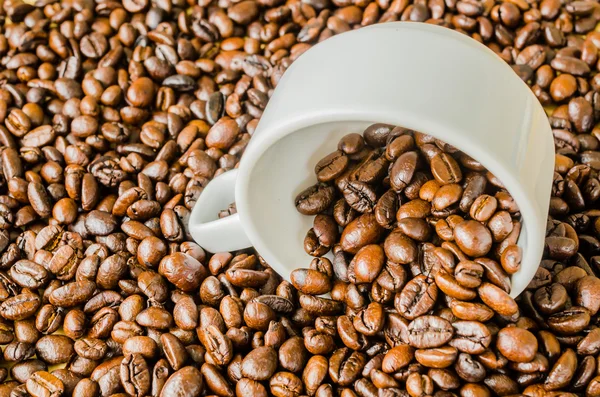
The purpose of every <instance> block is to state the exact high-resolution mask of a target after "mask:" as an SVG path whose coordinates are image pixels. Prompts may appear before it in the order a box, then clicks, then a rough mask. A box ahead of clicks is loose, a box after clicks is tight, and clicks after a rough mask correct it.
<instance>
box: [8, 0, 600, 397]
mask: <svg viewBox="0 0 600 397" xmlns="http://www.w3.org/2000/svg"><path fill="white" fill-rule="evenodd" d="M599 20H600V6H599V4H598V3H597V2H595V1H593V0H576V1H564V2H561V1H559V0H541V1H538V0H506V1H499V0H376V1H370V0H218V1H211V0H199V1H194V0H188V1H183V0H153V1H149V0H124V1H122V2H121V1H114V0H96V1H93V0H25V1H24V0H4V1H3V2H2V3H1V5H0V151H1V153H0V346H1V347H2V358H3V361H2V366H1V367H0V397H25V396H29V395H31V396H33V397H47V396H50V397H59V396H75V397H84V396H85V397H88V396H91V397H96V396H117V397H122V396H125V395H127V396H133V397H142V396H155V397H171V396H179V397H184V396H185V397H197V396H202V395H216V396H223V397H225V396H239V397H250V396H257V397H262V396H267V395H274V396H277V397H281V396H286V397H287V396H301V395H302V396H303V395H308V396H318V397H326V396H338V395H339V396H343V397H352V396H360V397H363V396H382V397H383V396H406V395H409V396H411V397H417V396H427V395H433V396H438V397H444V396H458V395H460V396H464V397H467V396H469V397H470V396H482V397H485V396H488V395H501V396H504V395H516V394H519V393H522V394H526V395H528V396H536V397H537V396H558V395H560V396H569V395H573V396H574V395H584V394H585V395H588V396H600V378H599V377H597V374H598V373H599V368H600V367H599V366H598V363H597V358H596V357H597V356H598V353H599V352H600V331H599V328H597V324H598V313H597V312H598V305H600V286H599V284H600V281H599V279H598V278H596V275H597V274H598V272H600V242H599V240H598V238H599V237H600V220H599V219H600V210H598V203H599V201H598V199H599V198H600V181H599V179H598V172H599V171H600V142H599V139H600V129H599V128H597V127H596V122H598V121H600V78H597V76H598V75H599V74H598V73H597V72H598V70H599V66H600V65H599V63H598V49H599V48H600V32H595V31H594V29H595V26H596V24H597V22H598V21H599ZM388 21H419V22H428V23H434V24H438V25H442V26H446V27H448V28H452V29H456V30H459V31H461V32H463V33H465V34H467V35H469V36H471V37H473V38H474V39H476V40H479V41H481V42H483V43H485V44H486V45H487V46H488V47H490V48H491V49H492V50H493V51H495V52H496V53H497V54H498V55H499V56H500V57H501V58H502V59H504V60H505V61H506V62H507V63H508V64H510V65H511V66H512V67H513V68H514V70H515V72H516V73H518V75H519V76H520V77H521V78H522V79H523V80H524V81H526V82H527V83H528V84H529V85H530V86H531V87H532V90H533V92H534V93H535V95H536V96H537V97H538V98H539V100H540V101H541V102H542V103H543V104H544V105H545V106H547V108H548V110H549V114H551V117H550V122H551V124H552V127H553V133H554V137H555V143H556V149H557V155H556V167H555V171H556V172H555V177H554V185H553V191H552V199H551V206H550V217H549V220H548V228H547V237H546V247H547V250H546V254H545V258H544V260H543V261H542V263H541V266H540V268H539V271H538V273H537V276H536V278H535V279H534V281H533V282H532V283H531V285H530V286H529V288H528V290H527V291H525V292H524V293H523V294H522V295H521V297H520V298H519V299H517V302H516V303H517V307H518V309H517V307H515V303H514V302H513V301H512V300H510V299H508V298H506V291H507V290H508V288H509V286H508V284H507V282H506V277H507V274H509V273H510V272H512V271H514V270H516V269H517V268H518V266H519V258H520V254H521V253H520V252H519V251H518V249H517V248H514V241H516V236H517V235H518V228H519V223H518V219H519V217H518V210H517V209H516V208H514V206H513V204H512V201H511V200H510V197H509V196H508V194H506V192H504V191H503V189H502V187H501V186H502V185H501V183H500V182H499V181H497V180H496V179H495V178H493V176H491V175H487V174H486V173H485V172H484V171H483V170H481V169H478V167H479V165H478V164H477V162H476V161H474V160H472V159H468V158H466V157H464V156H460V155H459V153H457V152H456V151H455V149H454V148H451V147H449V146H447V145H444V144H442V143H440V142H435V141H431V140H430V138H428V137H426V136H424V135H419V134H416V133H413V134H412V135H411V134H408V133H403V134H400V135H398V136H395V135H396V133H397V132H398V131H397V130H396V131H395V132H394V133H392V131H393V129H390V128H388V127H385V126H383V127H382V126H378V127H373V129H374V131H373V134H372V138H374V139H375V140H374V141H370V140H368V139H367V140H366V142H364V144H365V146H364V147H363V149H364V148H367V150H363V149H359V150H357V151H355V152H353V153H352V151H353V150H354V149H356V147H357V145H359V146H360V145H361V142H362V141H361V139H362V138H360V136H358V137H357V136H352V137H350V138H349V141H346V142H345V143H344V146H343V147H341V148H340V152H341V153H344V155H343V156H340V155H334V156H333V157H332V158H330V159H328V160H326V164H325V165H324V166H323V167H321V166H320V169H319V178H321V179H323V180H324V181H325V182H323V183H325V184H327V186H329V187H324V188H319V187H317V188H316V191H317V192H318V193H314V194H319V195H327V194H331V200H333V198H334V197H336V201H335V202H332V203H333V206H334V208H333V210H332V212H331V213H329V212H327V210H326V208H325V207H323V208H322V209H318V208H316V207H315V205H316V204H314V203H312V200H308V201H306V202H305V203H304V202H303V204H302V206H303V208H308V210H309V211H310V212H315V213H316V212H318V213H319V214H320V215H319V216H318V221H317V220H316V221H315V227H314V228H313V230H312V232H311V233H309V235H308V237H307V239H306V242H305V243H306V244H305V245H306V248H307V250H308V251H309V252H312V253H313V254H315V255H316V259H315V261H314V262H313V263H312V264H310V266H309V269H308V270H299V271H297V272H296V273H295V274H294V282H295V283H296V285H297V286H298V287H299V288H300V289H301V291H300V292H299V291H297V290H296V288H294V286H293V285H292V284H291V283H289V282H287V281H283V280H281V278H280V277H279V276H278V275H277V274H275V273H274V272H273V271H272V270H271V269H270V268H269V267H268V264H266V263H263V261H262V259H261V258H260V257H259V256H258V254H256V253H255V252H253V250H247V251H244V252H235V253H217V254H214V255H210V254H208V253H205V252H204V251H203V250H202V248H201V247H199V246H198V245H197V244H195V243H194V242H193V241H192V239H191V236H190V235H189V231H188V229H187V220H188V217H189V214H190V210H191V208H193V206H194V204H195V202H196V200H197V198H198V197H199V195H200V194H201V192H202V189H203V188H204V186H206V184H207V183H208V181H209V180H210V179H212V178H213V177H215V176H216V175H219V174H221V173H223V172H225V171H227V170H230V169H233V168H235V167H236V166H237V164H238V162H239V159H240V157H241V155H242V154H243V152H244V149H245V147H246V145H247V144H248V142H249V140H250V139H251V136H252V134H253V133H254V130H255V128H256V125H257V123H258V121H259V119H260V117H261V115H262V112H263V109H264V108H265V106H266V104H267V102H268V100H269V97H270V96H271V94H272V92H273V89H274V88H275V87H276V86H277V83H278V82H279V80H280V78H281V76H282V75H283V73H284V72H285V70H286V69H287V68H288V67H289V66H290V64H291V63H292V62H293V61H294V60H295V59H297V58H298V57H299V56H301V55H302V53H304V52H305V51H306V50H307V49H309V48H310V47H311V46H312V45H314V44H316V43H318V42H319V41H322V40H325V39H327V38H329V37H331V36H333V35H336V34H339V33H343V32H345V31H348V30H352V29H356V28H359V27H361V26H367V25H371V24H374V23H378V22H388ZM365 72H367V71H365ZM324 89H326V87H324ZM490 95H493V93H490ZM465 117H469V115H468V114H465ZM369 136H371V134H369ZM392 137H393V138H394V139H393V140H392V139H391V138H392ZM384 138H385V139H384ZM388 138H390V140H389V142H388ZM410 139H412V140H413V142H408V141H410ZM392 142H395V143H392ZM386 145H387V148H386V152H385V154H384V153H383V151H382V150H381V149H380V148H383V147H384V146H386ZM403 145H408V146H406V147H407V148H410V150H407V151H406V150H404V149H403V147H404V146H403ZM368 146H370V147H372V148H374V150H375V152H374V153H373V150H370V151H368ZM353 148H354V149H353ZM388 148H389V151H390V153H387V149H388ZM409 152H410V153H414V154H410V155H405V153H409ZM437 154H439V155H440V157H438V158H439V159H440V160H442V163H443V164H442V163H439V164H438V165H435V163H434V164H433V170H432V169H431V167H432V164H431V163H432V162H429V163H428V161H427V160H428V159H431V160H432V161H433V159H434V158H435V155H437ZM401 156H405V160H403V161H402V162H401V163H399V164H402V166H400V165H398V167H397V168H396V169H395V170H394V169H393V167H392V170H389V169H388V168H387V166H386V167H382V165H388V163H389V164H395V163H396V162H397V160H398V158H400V157H401ZM338 157H339V158H338ZM388 157H389V158H388ZM397 157H398V158H397ZM392 159H393V160H394V161H391V160H392ZM450 159H454V160H450ZM446 160H447V161H448V163H446ZM450 161H454V162H452V163H450ZM345 162H347V163H346V165H344V163H345ZM436 162H437V160H436ZM361 164H363V165H364V166H361ZM449 164H451V165H450V166H448V165H449ZM340 167H342V168H344V167H345V168H346V169H347V170H350V169H354V168H355V167H359V169H360V170H362V171H360V172H361V176H360V178H359V179H356V180H350V179H348V181H347V182H348V183H347V184H346V185H343V186H338V185H336V183H335V179H338V178H335V177H334V176H332V175H334V174H335V173H336V172H337V171H336V170H338V169H339V168H340ZM405 167H406V168H405ZM379 172H381V173H382V174H384V176H383V178H381V176H380V175H379V174H378V173H379ZM411 172H412V174H411ZM457 172H461V173H462V177H461V178H458V174H457ZM436 173H437V175H436ZM444 173H445V174H444ZM363 174H364V175H363ZM388 174H390V177H392V176H393V179H390V180H389V182H387V181H386V176H385V175H388ZM430 174H431V175H430ZM475 174H476V175H479V176H478V177H475V178H476V179H475V181H474V182H469V181H470V180H471V179H470V176H469V175H475ZM431 177H433V178H431ZM330 178H334V179H330ZM364 178H366V179H364ZM371 178H374V179H371ZM379 178H381V179H379ZM426 179H429V181H427V183H425V182H426ZM332 180H333V183H332V182H331V181H332ZM375 181H377V182H375ZM419 181H422V182H423V185H426V184H427V186H428V187H427V188H424V186H419V188H418V189H417V186H418V185H419V183H420V182H419ZM359 182H360V183H359ZM446 182H450V183H446ZM477 183H482V184H485V188H484V189H483V190H481V188H480V187H477V186H476V184H477ZM386 184H389V186H391V187H392V189H391V190H392V192H391V193H388V192H387V190H388V189H387V188H385V189H383V188H382V186H385V185H386ZM469 184H471V185H469ZM403 185H405V186H403ZM331 186H333V188H330V187H331ZM467 186H471V188H469V189H475V190H474V192H480V193H477V194H474V193H470V194H471V195H472V199H473V200H475V199H477V198H478V197H479V196H482V195H487V196H486V197H489V198H488V199H480V202H479V203H478V204H481V207H479V206H475V207H473V202H470V201H469V200H471V198H469V199H468V200H466V201H464V202H463V197H465V196H468V195H467V194H466V193H465V192H467ZM396 191H399V192H400V191H401V194H399V195H398V194H396ZM421 191H423V193H424V196H423V197H421V196H420V194H421ZM459 191H460V192H459ZM328 192H329V193H328ZM383 197H385V198H383ZM456 197H459V200H458V201H454V202H452V201H453V200H455V199H456ZM469 197H471V196H469ZM340 199H343V200H342V201H340ZM327 200H330V199H329V198H328V199H327ZM327 200H326V201H327ZM412 202H414V203H419V204H410V203H412ZM466 203H469V205H467V204H466ZM321 204H323V203H321ZM329 204H331V203H329ZM336 204H337V205H336ZM407 204H410V206H409V207H403V206H404V205H407ZM224 205H227V203H224ZM304 206H306V207H304ZM395 206H397V207H398V210H399V211H401V212H402V213H401V216H400V221H398V217H397V215H398V212H397V211H396V212H394V211H393V210H394V209H395ZM472 208H474V210H473V213H471V209H472ZM317 209H318V211H317ZM369 209H371V212H369ZM323 211H325V212H324V213H323V214H321V212H323ZM387 211H389V212H387ZM234 212H235V208H234V207H233V206H232V207H230V208H228V209H227V210H224V211H223V212H222V213H221V216H225V215H228V214H232V213H234ZM418 214H420V216H416V215H418ZM499 214H502V215H499ZM488 215H489V216H488ZM215 216H216V214H215ZM331 219H333V220H334V223H332V222H331ZM493 219H494V220H495V222H492V220H493ZM340 220H341V222H340V223H338V222H339V221H340ZM459 220H460V222H458V221H459ZM463 221H464V222H467V223H466V224H465V225H464V226H463V227H458V225H459V224H462V223H463ZM380 222H381V223H382V224H383V226H381V224H380ZM343 223H347V224H346V226H345V227H344V230H347V231H348V232H349V231H351V230H352V229H354V230H363V226H362V225H363V224H365V225H367V227H366V228H364V230H371V231H375V232H376V234H377V235H376V236H366V235H364V234H363V233H362V232H360V233H359V234H357V235H356V237H357V238H358V237H360V238H361V239H368V241H369V242H370V243H372V244H368V246H370V248H369V249H368V250H367V251H363V253H361V254H360V256H359V257H358V258H357V259H356V260H354V261H352V255H354V256H357V255H358V252H359V249H358V248H359V245H361V244H362V243H363V242H364V241H366V240H362V242H360V241H359V240H355V239H353V237H351V236H350V235H348V232H346V236H344V234H342V235H341V236H338V235H337V234H336V233H335V232H334V230H335V228H336V227H337V226H338V225H339V224H343ZM351 225H361V226H351ZM486 228H487V229H486ZM478 229H482V230H484V229H485V230H488V232H487V233H484V235H485V238H488V237H490V236H491V241H488V240H485V241H483V240H478V239H471V237H473V236H475V237H476V238H479V237H480V236H479V233H476V231H477V230H478ZM508 229H510V232H509V235H508V236H503V233H506V232H507V231H508ZM323 231H325V233H324V234H323V233H322V232H323ZM420 233H429V236H425V235H423V234H420ZM388 235H389V236H394V237H393V239H394V240H393V241H392V240H390V241H391V242H390V243H388V247H387V250H386V243H385V242H386V240H387V239H388ZM502 236H503V238H500V237H502ZM498 239H499V240H498ZM500 240H501V241H502V242H500ZM504 242H506V243H504ZM298 243H299V244H301V243H302V242H298ZM338 243H339V244H338ZM342 243H343V244H342ZM379 244H383V247H381V246H380V245H379ZM508 246H510V250H509V247H508ZM391 248H394V249H393V252H391V251H390V250H391ZM330 249H333V251H334V257H335V258H336V259H335V260H334V261H333V262H328V261H327V260H326V259H325V258H323V257H321V256H319V255H322V252H324V251H328V250H330ZM382 249H383V253H382V251H381V250H382ZM469 250H472V251H469ZM353 251H354V252H353ZM386 251H387V252H386ZM483 251H485V252H486V254H485V255H483V254H482V255H483V256H480V255H479V254H478V253H479V252H483ZM499 251H502V252H503V253H504V252H508V253H510V255H509V254H506V258H505V260H504V261H502V257H503V255H499ZM461 252H462V253H463V254H464V255H466V257H467V258H463V257H461V256H459V255H463V254H461ZM390 253H391V255H392V256H390V255H389V254H390ZM449 253H450V254H449ZM361 256H364V257H365V258H366V257H367V256H368V257H369V261H370V260H371V258H375V260H376V261H379V262H376V263H380V262H382V260H383V264H382V265H381V266H380V269H379V270H380V271H378V272H376V269H371V268H370V267H369V266H365V264H366V261H365V260H364V259H361V261H359V260H358V259H360V257H361ZM382 258H383V259H382ZM424 258H427V263H428V265H427V266H431V267H426V268H423V267H422V264H423V263H425V262H424ZM477 258H487V259H488V260H482V259H477ZM392 259H393V260H392ZM413 259H414V260H413ZM462 259H475V260H472V261H471V260H462ZM453 263H454V264H455V265H456V266H455V267H452V264H453ZM438 264H439V266H438ZM459 266H460V267H459ZM422 269H425V270H426V271H427V273H424V274H418V273H419V272H421V273H422V272H423V270H422ZM459 269H460V271H459ZM313 278H314V279H313ZM477 283H481V284H480V285H479V286H478V287H476V286H475V285H476V284H477ZM409 285H410V288H413V289H412V290H411V289H407V288H408V287H407V286H409ZM435 289H437V290H438V291H437V298H436V299H434V296H433V295H432V294H433V290H435ZM324 291H331V298H332V299H324V298H322V297H321V296H320V294H321V293H322V292H324ZM474 291H475V292H474ZM473 293H475V295H476V296H473ZM459 294H460V296H459ZM470 297H472V298H471V299H470ZM484 297H487V298H484ZM486 299H487V300H488V301H487V302H486ZM432 302H433V304H432ZM501 304H502V307H501ZM505 304H506V305H505ZM421 305H423V306H421ZM397 307H399V308H400V310H398V308H397ZM405 307H406V308H409V309H410V310H411V312H407V311H404V312H403V308H405ZM427 307H429V309H427ZM424 309H427V310H425V311H423V310H424ZM421 311H423V313H421ZM411 313H412V314H411ZM407 315H408V316H409V317H414V318H409V317H407ZM488 317H489V318H488ZM465 318H469V319H468V320H467V319H465ZM569 393H571V394H569Z"/></svg>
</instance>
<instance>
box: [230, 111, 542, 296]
mask: <svg viewBox="0 0 600 397" xmlns="http://www.w3.org/2000/svg"><path fill="white" fill-rule="evenodd" d="M373 123H374V122H371V121H333V122H323V123H320V124H315V125H312V126H309V127H305V128H301V129H298V130H296V131H295V132H293V133H290V134H287V135H285V136H283V137H282V138H281V139H279V140H277V141H275V142H274V143H273V144H272V145H271V146H270V147H268V149H266V150H265V152H264V153H263V154H262V155H261V156H260V157H259V158H258V159H257V161H256V163H255V165H254V167H253V168H252V169H251V171H250V172H249V174H248V186H249V188H248V189H247V195H246V197H245V203H246V204H247V207H246V210H245V211H244V212H243V217H244V218H245V219H243V221H244V224H245V228H246V233H247V234H248V237H249V238H250V240H251V241H252V243H253V245H254V246H255V248H256V249H257V250H258V252H259V253H260V254H261V256H262V257H263V258H264V259H265V260H266V261H267V263H269V265H270V266H271V267H273V269H275V271H277V272H278V273H279V274H280V275H281V276H282V277H284V278H286V279H289V275H290V273H291V272H292V271H293V270H294V269H296V268H299V267H307V266H308V264H309V263H310V261H311V260H312V257H311V256H309V255H308V254H307V253H306V252H305V251H304V246H303V242H304V238H305V236H306V233H307V232H308V230H309V229H310V228H311V227H312V224H313V219H314V217H312V216H306V215H302V214H300V213H299V212H298V211H297V210H296V207H295V205H294V201H295V198H296V196H297V195H298V193H300V192H301V191H302V190H304V189H306V188H307V187H309V186H311V185H314V184H315V183H317V178H316V175H315V172H314V168H315V165H316V163H317V162H318V161H319V160H320V159H322V158H323V157H325V156H326V155H328V154H329V153H331V152H333V151H335V150H337V143H338V141H339V140H340V138H342V137H343V136H344V135H346V134H348V133H352V132H354V133H359V134H360V133H362V132H363V131H364V130H365V128H366V127H368V126H369V125H371V124H373ZM425 132H426V131H425ZM458 148H459V149H461V148H460V147H458ZM467 154H468V155H471V156H472V157H473V158H475V159H476V160H477V156H476V155H475V156H474V155H473V153H468V152H467ZM237 198H238V201H239V197H237ZM242 201H244V200H242ZM239 208H240V206H239V205H238V209H239ZM240 215H242V213H241V212H240ZM521 222H522V229H521V234H520V237H519V241H518V245H519V246H520V247H521V248H522V249H523V252H524V258H525V257H526V252H527V251H526V247H527V236H528V230H527V228H526V227H527V225H526V224H525V222H524V220H523V219H521ZM530 248H531V247H530ZM329 255H331V254H329ZM329 258H330V259H331V256H329ZM535 265H536V266H535V267H536V268H537V263H536V264H535ZM525 266H526V267H527V268H528V270H527V271H526V272H522V271H523V268H522V269H521V271H519V272H517V273H516V274H515V275H513V276H512V277H511V278H512V284H513V285H512V287H513V290H512V294H511V295H513V296H516V295H517V294H518V293H520V292H521V291H522V290H523V289H524V288H525V287H526V285H527V284H528V283H529V280H530V278H528V277H527V274H533V273H532V272H531V269H529V268H530V266H531V264H526V265H525ZM515 283H516V285H515Z"/></svg>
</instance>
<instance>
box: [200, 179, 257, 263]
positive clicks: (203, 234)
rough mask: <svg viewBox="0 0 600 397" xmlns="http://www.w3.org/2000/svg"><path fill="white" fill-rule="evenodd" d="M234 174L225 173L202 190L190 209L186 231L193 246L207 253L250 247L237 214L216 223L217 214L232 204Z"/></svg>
mask: <svg viewBox="0 0 600 397" xmlns="http://www.w3.org/2000/svg"><path fill="white" fill-rule="evenodd" d="M237 177H238V170H237V169H233V170H231V171H227V172H225V173H223V174H221V175H219V176H218V177H216V178H214V179H213V180H212V181H210V182H209V184H208V185H206V187H205V188H204V190H203V191H202V193H201V194H200V197H199V198H198V201H196V204H195V205H194V208H193V209H192V214H191V216H190V220H189V224H188V227H189V231H190V234H191V235H192V237H193V238H194V240H195V241H196V243H198V245H200V246H201V247H202V248H204V249H205V250H207V251H209V252H213V253H214V252H223V251H237V250H240V249H244V248H248V247H251V246H252V243H251V242H250V240H249V239H248V236H247V235H246V232H245V231H244V228H243V226H242V222H241V220H240V216H239V214H233V215H230V216H228V217H225V218H221V219H217V216H218V213H219V211H220V210H222V209H224V208H226V207H227V206H228V205H229V204H231V203H233V202H234V201H235V182H236V180H237Z"/></svg>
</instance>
